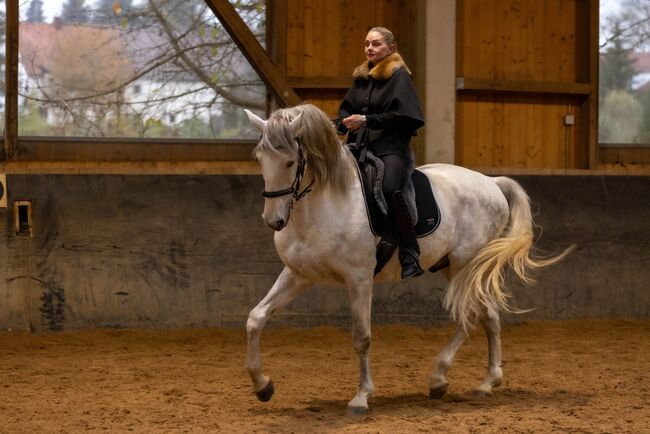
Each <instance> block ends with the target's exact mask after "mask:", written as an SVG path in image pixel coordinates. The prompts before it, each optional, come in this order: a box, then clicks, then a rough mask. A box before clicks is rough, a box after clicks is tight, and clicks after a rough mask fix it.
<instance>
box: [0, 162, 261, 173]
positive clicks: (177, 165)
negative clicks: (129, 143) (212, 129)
mask: <svg viewBox="0 0 650 434" xmlns="http://www.w3.org/2000/svg"><path fill="white" fill-rule="evenodd" d="M0 171H2V172H3V173H7V174H9V175H259V174H261V170H260V165H259V163H258V162H257V161H184V162H171V161H128V162H124V161H123V162H102V161H88V162H85V163H70V162H66V161H10V162H8V163H5V164H0Z"/></svg>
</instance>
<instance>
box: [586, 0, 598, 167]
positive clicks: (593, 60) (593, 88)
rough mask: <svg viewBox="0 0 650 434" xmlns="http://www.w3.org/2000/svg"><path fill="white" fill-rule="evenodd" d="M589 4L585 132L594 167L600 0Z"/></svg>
mask: <svg viewBox="0 0 650 434" xmlns="http://www.w3.org/2000/svg"><path fill="white" fill-rule="evenodd" d="M589 6H590V11H589V12H590V15H589V22H590V32H589V35H590V36H589V39H590V41H589V51H588V53H589V80H590V92H589V98H588V100H587V101H586V102H585V104H587V116H586V118H587V119H586V122H588V124H587V125H586V126H585V127H586V131H585V133H586V134H587V135H588V138H587V143H588V146H589V166H588V167H589V168H590V169H595V168H597V167H598V164H599V156H598V81H599V76H598V68H599V63H600V54H599V49H600V43H599V37H600V34H599V32H600V0H589Z"/></svg>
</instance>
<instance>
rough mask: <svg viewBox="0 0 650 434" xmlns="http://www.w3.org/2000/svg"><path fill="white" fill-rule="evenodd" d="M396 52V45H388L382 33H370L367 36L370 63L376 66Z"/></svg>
mask: <svg viewBox="0 0 650 434" xmlns="http://www.w3.org/2000/svg"><path fill="white" fill-rule="evenodd" d="M394 51H395V45H394V44H392V45H388V44H387V43H386V40H385V39H384V37H383V36H382V35H381V33H379V32H370V33H368V36H366V58H367V59H368V61H369V62H372V63H373V64H375V65H376V64H377V63H378V62H381V61H382V60H383V59H384V57H386V56H388V55H389V54H393V52H394Z"/></svg>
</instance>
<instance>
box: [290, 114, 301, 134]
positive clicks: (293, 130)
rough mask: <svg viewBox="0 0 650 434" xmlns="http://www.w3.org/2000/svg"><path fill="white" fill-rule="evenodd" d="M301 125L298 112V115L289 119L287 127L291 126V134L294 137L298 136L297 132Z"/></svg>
mask: <svg viewBox="0 0 650 434" xmlns="http://www.w3.org/2000/svg"><path fill="white" fill-rule="evenodd" d="M301 126H302V112H300V113H298V116H296V117H295V118H293V119H292V120H291V122H289V128H291V134H292V135H293V136H294V137H296V136H298V132H299V131H300V127H301Z"/></svg>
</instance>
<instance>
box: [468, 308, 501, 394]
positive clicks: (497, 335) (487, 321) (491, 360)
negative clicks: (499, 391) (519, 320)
mask: <svg viewBox="0 0 650 434" xmlns="http://www.w3.org/2000/svg"><path fill="white" fill-rule="evenodd" d="M481 324H482V325H483V329H484V330H485V335H486V336H487V340H488V368H487V375H486V376H485V380H483V382H482V383H481V385H480V386H478V387H477V388H476V389H475V390H474V392H475V393H476V394H478V395H481V396H485V395H491V394H492V388H493V387H496V386H498V385H500V384H501V379H502V378H503V372H502V370H501V324H500V323H499V311H498V310H497V309H496V308H495V307H493V306H488V307H487V312H486V314H485V315H484V316H483V317H482V318H481Z"/></svg>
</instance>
